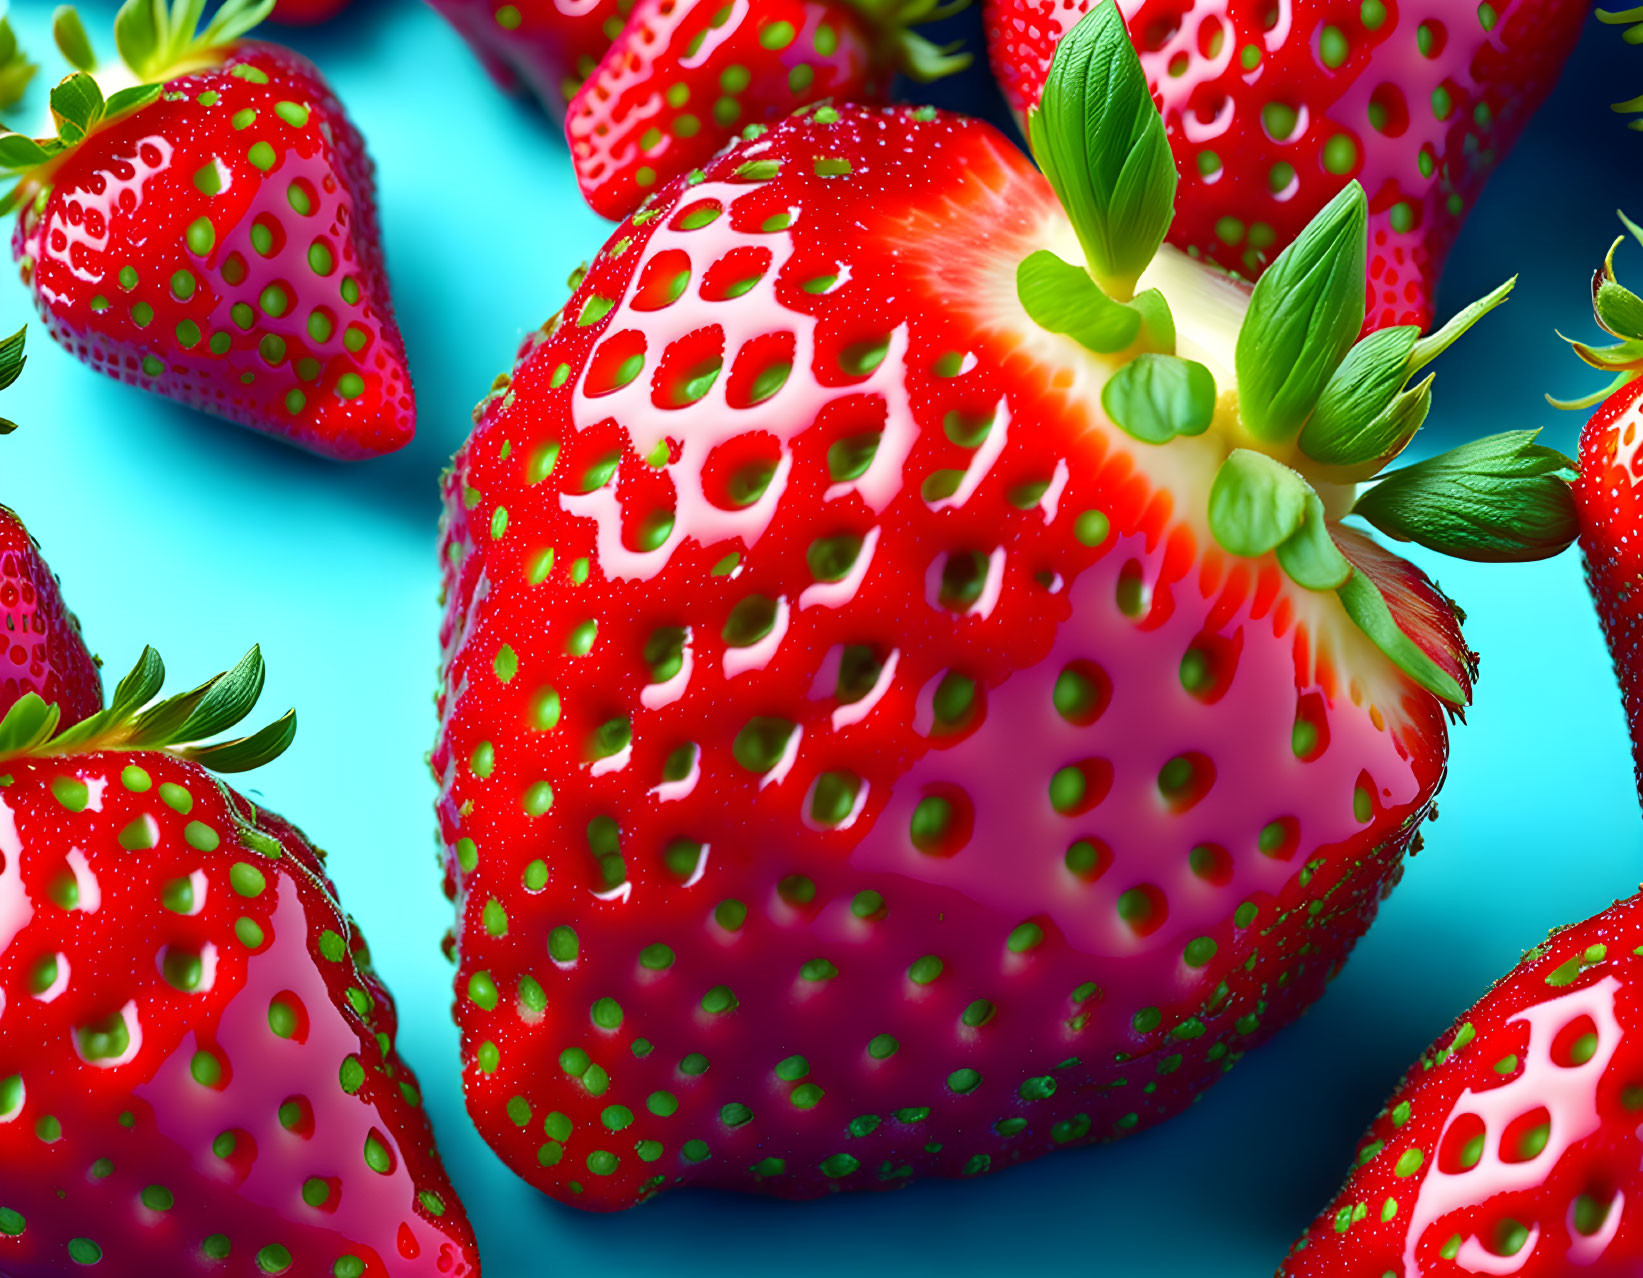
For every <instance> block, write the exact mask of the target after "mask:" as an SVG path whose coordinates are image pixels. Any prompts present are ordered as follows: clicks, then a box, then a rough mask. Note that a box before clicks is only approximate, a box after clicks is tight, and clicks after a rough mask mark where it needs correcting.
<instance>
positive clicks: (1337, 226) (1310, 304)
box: [1234, 182, 1369, 441]
mask: <svg viewBox="0 0 1643 1278" xmlns="http://www.w3.org/2000/svg"><path fill="white" fill-rule="evenodd" d="M1368 224H1369V202H1368V200H1367V199H1366V198H1365V196H1364V192H1363V187H1361V186H1359V185H1358V184H1357V183H1356V182H1352V183H1350V184H1348V185H1347V187H1346V189H1345V190H1343V191H1342V192H1341V193H1340V194H1339V195H1337V196H1336V197H1335V198H1334V199H1333V200H1331V201H1330V202H1329V204H1328V205H1327V206H1326V207H1325V208H1324V209H1323V211H1322V212H1320V213H1319V214H1318V215H1317V216H1316V217H1315V218H1313V219H1312V221H1311V222H1310V223H1309V224H1308V225H1307V228H1306V230H1304V231H1302V232H1301V234H1300V237H1299V238H1298V239H1297V240H1296V241H1295V242H1294V243H1293V244H1291V245H1290V246H1289V247H1288V248H1287V249H1285V250H1284V251H1283V252H1282V253H1280V254H1279V255H1278V260H1277V261H1275V262H1274V263H1273V264H1272V265H1271V266H1270V267H1269V268H1268V269H1267V272H1266V274H1265V275H1263V276H1262V277H1261V282H1260V283H1259V284H1257V285H1256V286H1255V292H1254V294H1253V295H1252V296H1251V298H1250V302H1249V313H1248V314H1247V315H1246V316H1245V318H1244V324H1243V328H1242V329H1240V330H1239V333H1238V347H1237V352H1236V355H1235V359H1234V363H1235V364H1236V367H1237V371H1238V397H1239V403H1240V405H1241V406H1242V410H1243V418H1244V424H1245V425H1246V426H1248V428H1249V430H1250V432H1251V433H1252V434H1254V435H1255V436H1256V437H1257V438H1260V439H1266V440H1273V441H1284V440H1289V439H1292V438H1294V436H1295V434H1296V433H1297V432H1298V431H1299V430H1300V429H1301V426H1302V425H1303V424H1304V423H1305V421H1306V419H1307V416H1308V415H1309V414H1310V413H1311V412H1312V410H1313V408H1314V407H1316V405H1317V403H1318V400H1319V398H1320V397H1321V396H1322V394H1323V390H1324V387H1325V386H1326V385H1328V383H1329V379H1330V378H1331V377H1332V376H1334V373H1335V370H1336V369H1337V368H1338V367H1339V366H1340V364H1341V362H1342V360H1343V359H1344V358H1345V357H1346V353H1347V352H1348V351H1350V350H1351V349H1352V346H1353V343H1354V342H1355V341H1356V340H1357V337H1358V332H1359V330H1360V329H1362V328H1363V321H1364V309H1365V291H1364V266H1365V262H1366V261H1367V259H1368V254H1369V247H1368V244H1369V241H1368Z"/></svg>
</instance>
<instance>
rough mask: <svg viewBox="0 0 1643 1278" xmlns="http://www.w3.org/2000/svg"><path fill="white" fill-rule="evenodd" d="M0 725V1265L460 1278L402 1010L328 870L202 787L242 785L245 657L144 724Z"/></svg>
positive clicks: (258, 678) (272, 745) (458, 1220)
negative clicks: (210, 740) (231, 777)
mask: <svg viewBox="0 0 1643 1278" xmlns="http://www.w3.org/2000/svg"><path fill="white" fill-rule="evenodd" d="M162 677H163V671H162V667H161V665H160V661H159V658H158V657H157V656H155V654H154V653H153V651H152V650H146V651H145V652H144V653H143V656H142V658H141V660H140V661H139V662H138V664H137V666H136V668H135V669H134V670H133V671H132V672H131V674H129V675H128V676H127V677H126V678H125V680H124V681H122V682H121V684H120V686H119V688H118V689H117V691H116V692H115V694H114V699H113V704H112V705H111V706H110V707H109V709H108V710H106V711H104V712H102V713H100V714H97V715H94V716H93V717H91V718H90V719H87V720H85V721H84V722H83V723H81V724H79V725H78V726H76V727H73V728H68V729H65V730H59V722H58V712H57V710H56V708H55V707H49V706H47V705H46V703H44V702H43V701H41V700H40V699H39V698H38V697H36V696H33V695H32V694H31V695H29V696H25V697H24V698H22V699H21V700H20V701H19V702H18V703H17V704H16V705H15V706H13V707H12V709H11V711H10V712H9V713H8V714H7V715H6V717H5V719H4V721H3V722H0V854H3V869H0V998H3V1002H0V1271H3V1272H5V1273H7V1274H13V1275H17V1278H39V1276H42V1275H54V1274H69V1273H78V1272H80V1267H81V1266H84V1265H90V1264H95V1263H97V1262H99V1261H102V1262H104V1264H105V1266H106V1267H108V1268H109V1269H110V1270H111V1272H113V1273H116V1274H130V1275H138V1274H141V1275H154V1274H181V1273H184V1272H193V1271H194V1270H195V1269H196V1268H199V1267H200V1266H206V1267H208V1268H210V1269H212V1270H213V1271H220V1272H223V1273H230V1274H247V1275H250V1274H291V1275H293V1276H295V1275H303V1276H304V1278H307V1276H309V1275H315V1276H318V1275H333V1276H334V1278H366V1276H368V1275H374V1276H375V1278H389V1275H392V1276H394V1278H400V1276H404V1278H410V1276H412V1275H429V1276H430V1278H432V1276H434V1275H439V1276H440V1278H455V1276H458V1275H464V1274H467V1275H474V1274H477V1273H478V1260H477V1257H476V1253H475V1250H474V1243H473V1235H472V1231H471V1230H470V1228H469V1226H468V1222H467V1220H466V1218H465V1217H464V1215H463V1212H462V1206H461V1204H460V1203H459V1202H458V1201H457V1198H456V1196H455V1194H454V1193H453V1192H452V1191H451V1186H450V1184H449V1182H448V1181H447V1180H446V1177H445V1173H444V1171H443V1169H442V1168H441V1166H440V1164H439V1160H438V1157H437V1155H436V1154H435V1152H434V1146H433V1136H432V1133H431V1131H430V1130H429V1126H428V1121H427V1118H426V1117H425V1116H424V1114H423V1111H422V1109H421V1098H420V1096H419V1094H418V1091H417V1085H416V1079H415V1078H414V1077H413V1075H412V1074H411V1072H410V1070H409V1069H408V1068H407V1067H406V1065H405V1063H404V1062H403V1061H402V1060H400V1058H399V1057H398V1056H397V1054H396V1053H395V1051H394V1044H393V1038H394V1030H395V1019H394V1007H393V1002H392V1000H391V999H390V998H389V995H388V992H387V990H385V989H384V988H383V987H382V985H381V983H380V982H379V981H378V980H377V979H376V977H375V976H374V974H373V973H372V971H371V965H370V959H369V956H368V954H367V952H366V949H365V942H364V940H363V938H361V936H360V934H359V931H358V929H357V927H356V926H355V925H354V923H353V922H352V920H351V919H349V918H348V916H347V915H345V914H344V913H343V912H342V910H341V907H340V906H339V905H338V903H337V900H336V894H335V889H334V888H333V887H332V885H331V882H330V880H329V879H328V878H327V877H326V874H325V869H324V865H323V860H322V856H321V853H320V852H319V851H318V849H316V848H315V847H314V846H313V845H312V844H310V843H309V842H308V841H307V840H306V839H305V838H304V837H303V836H302V834H301V833H300V832H299V831H298V830H297V829H296V828H295V827H294V826H292V825H290V824H288V823H287V822H285V821H283V820H281V819H280V818H279V817H276V816H274V815H273V814H272V813H269V812H266V811H263V810H261V809H260V808H259V807H257V805H255V804H253V803H251V802H249V801H247V800H246V799H245V798H243V797H241V796H240V795H239V794H236V793H235V792H234V791H233V790H230V789H229V788H228V787H227V786H225V785H223V784H222V783H221V782H219V781H218V780H216V779H215V778H214V777H213V776H212V775H211V772H210V771H208V770H207V769H213V770H216V771H235V770H241V769H244V768H249V767H254V766H256V765H257V764H258V763H260V762H262V761H263V760H265V759H267V758H270V757H272V756H273V755H275V754H278V753H279V751H280V750H281V749H283V748H284V746H285V745H286V743H288V742H289V740H290V738H291V734H292V731H293V730H294V720H293V718H292V717H291V716H289V715H287V716H286V717H285V718H284V719H281V720H279V721H278V722H277V723H274V724H271V725H269V727H267V728H265V729H263V730H262V731H260V732H258V733H255V734H253V735H252V736H250V737H246V738H242V739H240V740H236V741H229V742H222V743H219V744H216V745H201V744H198V743H199V742H200V741H201V740H202V739H203V738H206V737H209V736H211V735H214V734H215V733H217V732H219V731H221V730H223V729H225V728H228V727H230V726H231V725H232V724H233V723H235V722H237V721H238V720H239V719H240V718H241V717H242V716H243V715H245V714H246V713H248V712H249V711H250V709H251V707H252V705H253V704H254V702H255V701H256V698H257V694H258V692H259V691H260V690H261V687H262V663H261V659H260V658H259V657H258V655H257V653H256V651H255V650H254V649H253V651H252V652H251V653H250V654H249V655H248V656H247V657H246V658H245V660H243V661H242V662H241V663H240V665H239V666H237V667H236V668H235V669H234V670H232V671H230V672H229V673H228V674H226V675H222V676H219V677H218V678H217V679H214V680H212V681H211V682H209V683H207V684H205V685H202V686H201V687H199V688H197V689H195V690H194V691H192V692H188V693H184V694H182V695H180V696H177V697H173V698H171V699H170V700H167V701H162V702H158V703H155V704H152V705H150V704H149V703H150V702H151V701H152V699H153V698H154V696H155V694H156V693H157V692H158V690H159V687H160V682H161V679H162Z"/></svg>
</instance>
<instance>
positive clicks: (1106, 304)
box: [1015, 249, 1167, 355]
mask: <svg viewBox="0 0 1643 1278" xmlns="http://www.w3.org/2000/svg"><path fill="white" fill-rule="evenodd" d="M1015 287H1016V295H1017V296H1018V297H1019V298H1020V299H1021V305H1022V307H1023V309H1025V310H1026V312H1027V314H1028V316H1029V317H1030V318H1031V319H1032V321H1033V323H1035V324H1037V325H1038V326H1039V327H1040V328H1042V329H1046V330H1047V331H1049V332H1051V333H1062V334H1065V335H1066V336H1068V337H1070V338H1072V339H1073V340H1074V341H1075V342H1077V343H1078V344H1079V345H1080V346H1083V347H1085V348H1086V349H1088V350H1092V351H1095V352H1097V353H1098V354H1102V355H1110V354H1112V353H1114V352H1116V351H1121V350H1124V349H1126V348H1127V347H1129V346H1131V345H1133V344H1134V342H1135V339H1136V338H1137V337H1138V336H1139V335H1140V333H1141V325H1142V316H1141V313H1140V312H1139V311H1138V310H1134V309H1132V308H1130V307H1128V306H1121V305H1119V304H1118V303H1117V302H1115V301H1113V300H1112V298H1110V297H1108V296H1107V295H1106V293H1104V292H1102V290H1101V288H1100V287H1099V286H1098V285H1097V284H1096V282H1095V281H1094V280H1092V279H1091V278H1090V276H1089V272H1087V271H1085V270H1084V269H1083V268H1082V267H1079V266H1074V265H1072V264H1071V263H1070V262H1063V261H1062V260H1061V259H1060V258H1059V257H1057V256H1056V255H1055V254H1054V253H1051V252H1048V251H1047V250H1045V249H1039V250H1038V251H1037V252H1034V253H1031V254H1029V255H1028V256H1027V257H1025V258H1023V259H1022V261H1021V262H1020V263H1019V264H1018V265H1017V266H1016V269H1015ZM1166 309H1167V308H1166Z"/></svg>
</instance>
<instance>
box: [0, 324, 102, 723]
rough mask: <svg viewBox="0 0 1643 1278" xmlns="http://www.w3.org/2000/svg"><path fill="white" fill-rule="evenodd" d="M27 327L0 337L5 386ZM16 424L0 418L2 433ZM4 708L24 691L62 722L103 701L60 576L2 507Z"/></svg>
mask: <svg viewBox="0 0 1643 1278" xmlns="http://www.w3.org/2000/svg"><path fill="white" fill-rule="evenodd" d="M25 334H26V330H24V329H19V330H18V331H17V332H15V333H13V334H12V335H11V336H10V337H8V338H6V339H5V340H4V341H0V390H4V389H5V388H6V387H8V386H10V385H11V384H12V383H13V382H14V381H16V380H17V377H18V375H19V374H20V373H21V372H22V371H23V364H24V362H25V361H24V357H23V343H24V337H25ZM14 429H16V426H15V424H14V423H12V422H10V421H6V420H5V419H3V418H0V434H10V433H11V432H12V431H13V430H14ZM0 627H3V628H4V632H5V633H4V635H3V636H0V715H3V714H5V712H6V711H8V710H10V709H11V707H12V706H13V705H14V704H15V703H16V702H17V700H18V699H19V698H20V697H22V696H23V695H24V694H25V693H29V692H32V693H35V694H37V695H38V696H41V697H44V698H45V699H46V700H47V701H53V702H56V703H57V707H58V712H59V716H60V719H61V722H62V723H63V724H64V726H65V727H66V726H68V725H70V724H75V723H78V722H79V721H80V720H81V719H84V718H86V717H87V716H88V715H92V714H95V713H96V712H97V711H99V710H101V709H102V708H103V684H102V680H101V678H100V677H99V675H98V673H97V659H96V658H95V657H93V656H92V655H91V653H90V652H89V651H87V649H86V644H85V640H84V639H82V638H81V637H80V623H79V621H78V620H77V619H76V618H75V616H74V614H73V613H72V612H70V611H69V610H68V609H67V608H66V607H64V606H63V596H62V592H61V590H60V589H59V588H58V585H57V578H56V576H55V575H53V573H52V571H51V569H50V568H48V567H47V566H46V561H45V560H44V559H42V558H41V557H40V547H39V545H38V544H37V543H36V542H35V540H34V538H33V537H31V536H29V533H28V529H26V528H24V527H23V521H22V520H21V519H19V518H18V517H17V516H16V514H14V513H13V512H12V511H11V510H9V509H7V508H6V507H5V506H0Z"/></svg>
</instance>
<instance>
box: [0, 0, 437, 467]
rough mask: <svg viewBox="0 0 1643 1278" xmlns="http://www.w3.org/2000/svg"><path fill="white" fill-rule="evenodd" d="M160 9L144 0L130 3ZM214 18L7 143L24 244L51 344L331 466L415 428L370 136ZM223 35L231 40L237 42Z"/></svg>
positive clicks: (298, 66) (241, 20) (19, 251)
mask: <svg viewBox="0 0 1643 1278" xmlns="http://www.w3.org/2000/svg"><path fill="white" fill-rule="evenodd" d="M133 3H134V4H138V5H139V9H140V10H141V11H142V12H144V13H147V12H148V11H149V6H148V5H146V4H143V3H141V0H133ZM267 7H268V6H267V4H266V3H264V4H262V5H261V6H258V7H255V8H249V9H248V8H247V7H246V6H245V5H243V4H241V3H239V0H229V3H228V4H227V5H225V6H224V8H223V9H221V10H219V12H218V14H217V15H216V16H215V17H214V18H213V20H212V25H211V26H208V27H207V29H206V31H205V32H204V33H202V35H201V36H200V37H199V40H200V41H201V42H204V47H197V46H191V45H187V44H185V45H184V46H183V47H182V48H181V49H170V48H167V47H165V46H164V45H163V44H162V45H161V47H159V48H158V49H153V48H143V47H136V46H135V42H134V41H133V40H132V39H131V38H130V37H129V35H128V34H127V33H128V31H129V30H130V29H131V27H132V25H133V24H130V23H128V24H124V25H122V27H121V34H122V36H123V37H125V44H126V47H124V48H122V55H123V56H125V57H126V58H127V60H128V61H131V62H132V63H133V64H134V67H135V68H136V70H137V71H138V73H139V74H141V75H146V76H152V77H153V78H154V79H155V80H156V81H158V82H159V84H158V85H157V86H154V87H150V88H148V89H130V90H123V91H122V92H120V93H118V94H115V95H113V96H111V97H109V98H108V99H107V100H106V101H105V99H104V97H103V95H102V92H101V90H100V89H99V88H98V87H97V85H96V83H95V81H94V80H93V78H92V76H91V75H89V74H86V73H84V72H82V73H79V74H76V75H74V76H72V77H70V78H69V79H68V80H65V81H64V82H63V83H62V84H61V85H59V86H58V88H57V89H56V90H55V91H54V93H53V95H52V101H53V111H54V114H55V116H56V117H57V119H58V120H59V122H60V137H59V139H54V140H49V141H46V142H43V143H36V142H32V141H29V140H28V139H25V138H22V137H20V136H13V137H9V138H5V139H0V143H3V144H5V145H6V147H7V150H6V151H5V152H4V155H3V158H4V159H5V161H6V162H7V163H10V164H11V165H12V166H13V167H15V168H16V169H17V171H18V172H19V174H20V176H21V182H20V184H19V185H18V187H17V188H16V190H15V192H14V194H13V196H12V199H13V201H14V202H19V203H20V204H21V211H20V213H19V215H18V220H17V227H16V230H15V233H14V235H13V239H12V250H13V254H14V256H15V257H16V259H17V261H18V264H19V269H20V272H21V275H22V278H23V281H24V283H25V284H26V285H27V286H28V288H29V290H30V292H31V293H32V294H33V296H34V299H35V302H36V305H37V306H38V308H39V310H40V314H41V316H42V318H43V319H44V320H45V323H46V326H47V328H48V330H49V331H50V332H51V334H52V336H53V337H55V338H56V339H57V340H58V341H59V342H61V343H62V344H63V345H64V346H66V347H67V348H68V349H69V350H70V351H72V352H73V353H74V354H75V355H76V356H77V357H79V358H80V359H82V360H83V361H85V362H86V363H88V364H90V365H91V366H93V367H94V368H97V369H99V370H101V371H103V372H105V373H108V374H109V375H111V376H114V377H117V378H119V379H120V380H122V381H125V382H128V383H131V384H133V385H136V386H141V387H144V388H147V389H151V390H155V391H158V392H159V393H161V394H163V395H167V396H170V397H171V398H174V399H177V400H180V401H182V402H183V403H185V404H188V405H190V406H192V407H195V408H198V409H201V410H203V411H205V412H209V413H213V414H215V415H217V416H219V417H224V418H227V419H228V420H230V421H233V422H236V423H238V424H240V425H242V426H248V427H250V428H252V429H255V430H260V431H264V432H267V433H270V434H273V435H276V436H278V437H280V438H282V439H285V440H287V441H288V442H290V443H294V444H296V445H298V446H300V447H303V448H307V449H310V450H312V451H314V452H318V453H321V454H324V455H326V456H330V457H335V458H339V459H344V460H358V459H362V458H368V457H373V456H377V455H380V454H382V453H386V452H391V451H393V450H394V449H397V448H400V447H402V446H403V445H404V444H405V443H407V442H408V441H409V440H410V438H411V435H412V433H413V431H414V429H415V402H414V398H413V395H412V390H411V383H410V377H409V374H408V372H407V370H406V367H405V352H404V347H403V344H402V342H401V339H400V335H399V331H398V329H397V328H396V327H395V325H394V321H393V316H392V310H391V307H390V304H389V300H388V281H387V277H386V274H385V272H384V269H383V259H382V253H381V247H380V240H379V229H378V226H377V218H376V211H375V203H374V201H375V194H374V179H373V175H372V167H371V162H370V159H369V157H368V156H367V155H366V152H365V146H364V142H363V140H362V139H361V138H360V136H359V134H358V132H357V131H356V130H355V128H354V127H353V125H352V123H350V121H349V120H348V117H347V115H346V114H345V112H344V111H343V108H342V105H341V104H340V103H339V102H338V101H337V100H336V98H335V96H334V95H333V94H332V93H331V91H330V89H329V88H328V87H327V86H326V84H325V82H324V80H323V79H322V78H321V77H320V75H319V72H318V71H317V70H316V69H315V68H314V66H313V65H312V64H311V63H309V62H308V61H307V60H306V59H304V58H302V57H300V56H298V55H297V54H295V53H292V52H290V51H289V50H286V49H282V48H280V47H278V46H275V45H267V44H257V43H251V42H246V41H244V40H242V39H240V38H239V34H240V32H242V31H243V29H244V28H245V27H246V26H248V25H250V24H251V23H252V22H254V21H255V20H256V19H257V18H258V17H260V16H261V15H262V14H263V13H264V12H266V10H267ZM225 32H226V33H229V35H228V38H227V39H226V40H225V39H224V33H225Z"/></svg>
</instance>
